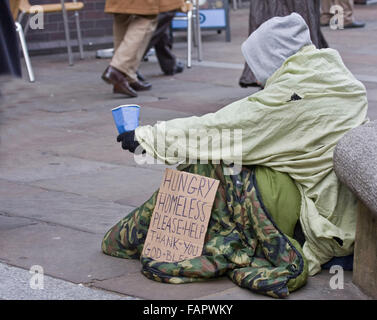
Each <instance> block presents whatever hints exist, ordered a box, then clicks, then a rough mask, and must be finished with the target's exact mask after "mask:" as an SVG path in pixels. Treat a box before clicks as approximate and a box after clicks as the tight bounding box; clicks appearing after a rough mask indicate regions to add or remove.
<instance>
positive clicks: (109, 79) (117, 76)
mask: <svg viewBox="0 0 377 320" xmlns="http://www.w3.org/2000/svg"><path fill="white" fill-rule="evenodd" d="M102 80H103V81H105V82H106V83H109V84H112V85H114V93H123V94H126V95H128V96H130V97H137V93H136V91H135V90H134V89H132V87H131V86H130V84H129V83H128V81H127V78H126V75H125V74H124V73H123V72H121V71H119V70H117V69H115V68H114V67H112V66H108V67H107V68H106V70H105V71H104V73H103V74H102ZM115 87H116V88H117V89H116V92H115Z"/></svg>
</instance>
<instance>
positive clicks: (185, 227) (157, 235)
mask: <svg viewBox="0 0 377 320" xmlns="http://www.w3.org/2000/svg"><path fill="white" fill-rule="evenodd" d="M218 186H219V181H218V180H215V179H212V178H207V177H204V176H200V175H197V174H191V173H187V172H183V171H177V170H172V169H166V171H165V174H164V177H163V179H162V183H161V186H160V190H159V193H158V195H157V201H156V205H155V207H154V210H153V214H152V218H151V221H150V225H149V229H148V234H147V238H146V240H145V243H144V248H143V253H142V255H143V256H145V257H149V258H152V259H154V260H157V261H162V262H177V261H182V260H186V259H192V258H195V257H199V256H200V255H201V254H202V250H203V244H204V238H205V235H206V232H207V228H208V222H209V219H210V217H211V210H212V205H213V201H214V200H215V195H216V191H217V188H218Z"/></svg>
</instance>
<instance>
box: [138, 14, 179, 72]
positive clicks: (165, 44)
mask: <svg viewBox="0 0 377 320" xmlns="http://www.w3.org/2000/svg"><path fill="white" fill-rule="evenodd" d="M174 15H175V11H169V12H163V13H160V14H159V15H158V22H157V28H156V30H155V31H154V33H153V36H152V39H151V40H150V42H149V45H148V48H147V50H146V51H145V54H146V53H147V52H148V51H149V49H151V48H153V47H154V48H155V50H156V56H157V59H158V63H159V64H160V67H161V70H162V71H163V72H164V73H167V74H170V73H173V70H174V67H175V64H176V60H177V58H176V56H175V55H174V53H173V51H172V48H173V36H172V34H171V29H170V28H171V21H172V20H173V18H174Z"/></svg>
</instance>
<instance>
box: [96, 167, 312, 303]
mask: <svg viewBox="0 0 377 320" xmlns="http://www.w3.org/2000/svg"><path fill="white" fill-rule="evenodd" d="M225 168H226V167H225V165H224V164H218V165H215V164H211V163H210V164H195V165H190V166H188V167H187V168H185V169H183V171H186V172H190V173H194V174H200V175H202V176H207V177H210V178H214V179H218V180H220V185H219V188H218V190H217V193H216V197H215V202H214V205H213V208H212V213H211V218H210V221H209V225H208V230H207V234H206V238H205V242H204V247H203V252H202V255H201V256H200V257H197V258H194V259H190V260H184V261H181V262H173V263H172V262H169V263H168V262H158V261H154V260H152V259H150V258H146V257H143V256H141V252H142V250H143V245H144V241H145V238H146V236H147V232H148V227H149V223H150V219H151V216H152V212H153V209H154V206H155V203H156V199H157V194H158V191H156V192H155V193H154V194H153V195H152V197H151V198H150V199H149V200H148V201H147V202H145V203H144V204H143V205H141V206H140V207H138V208H137V209H135V210H134V211H132V212H131V213H130V214H129V215H128V216H126V217H125V218H123V219H122V220H121V221H119V222H118V223H117V224H116V225H115V226H114V227H113V228H111V229H110V230H109V231H108V232H107V233H106V235H105V237H104V239H103V242H102V251H103V252H104V253H106V254H108V255H111V256H114V257H119V258H126V259H140V261H141V264H142V273H143V274H144V275H145V276H146V277H148V278H150V279H152V280H156V281H160V282H167V283H174V284H179V283H187V282H197V281H204V280H207V279H210V278H214V277H220V276H224V275H226V276H228V277H229V278H230V279H231V280H232V281H233V282H235V283H236V284H237V285H239V286H240V287H243V288H247V289H250V290H252V291H255V292H258V293H262V294H266V295H269V296H272V297H277V298H284V297H287V296H288V295H289V293H290V292H292V291H294V290H296V289H298V288H300V287H301V286H303V285H304V284H305V283H306V280H307V276H308V270H307V263H306V260H305V258H304V256H303V254H302V249H301V247H300V245H299V244H298V242H297V241H295V240H294V239H291V238H289V237H288V236H286V235H284V234H283V233H282V232H281V231H280V230H279V229H278V227H277V226H276V225H275V223H274V222H273V221H272V217H271V216H270V215H269V213H268V212H267V210H266V209H265V207H264V206H263V203H262V201H261V200H260V199H261V197H260V195H259V193H258V187H257V182H256V179H255V175H254V170H253V167H243V169H242V171H241V172H240V173H239V174H237V175H233V176H230V175H225V174H224V169H225Z"/></svg>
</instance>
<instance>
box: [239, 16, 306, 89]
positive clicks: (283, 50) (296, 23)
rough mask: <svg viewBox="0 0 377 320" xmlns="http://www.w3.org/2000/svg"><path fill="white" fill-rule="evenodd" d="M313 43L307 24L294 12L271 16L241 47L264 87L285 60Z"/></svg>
mask: <svg viewBox="0 0 377 320" xmlns="http://www.w3.org/2000/svg"><path fill="white" fill-rule="evenodd" d="M310 44H312V41H311V38H310V31H309V27H308V25H307V24H306V22H305V20H304V19H303V18H302V17H301V16H300V15H299V14H297V13H295V12H294V13H292V14H290V15H289V16H285V17H274V18H271V19H269V20H267V21H266V22H264V23H263V24H261V25H260V26H259V28H258V29H257V30H255V31H254V32H253V33H252V34H251V35H250V36H249V38H247V40H246V41H244V43H243V44H242V46H241V50H242V53H243V55H244V57H245V60H246V62H247V64H248V65H249V67H250V69H251V71H253V73H254V75H255V77H256V78H257V80H258V81H259V82H261V84H262V85H263V86H264V85H265V84H266V82H267V79H268V78H269V77H271V76H272V75H273V74H274V72H275V71H276V70H277V69H279V68H280V67H281V66H282V64H283V63H284V61H285V60H286V59H288V58H289V57H290V56H292V55H294V54H296V53H297V52H298V51H299V50H300V49H301V48H302V47H304V46H306V45H310Z"/></svg>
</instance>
